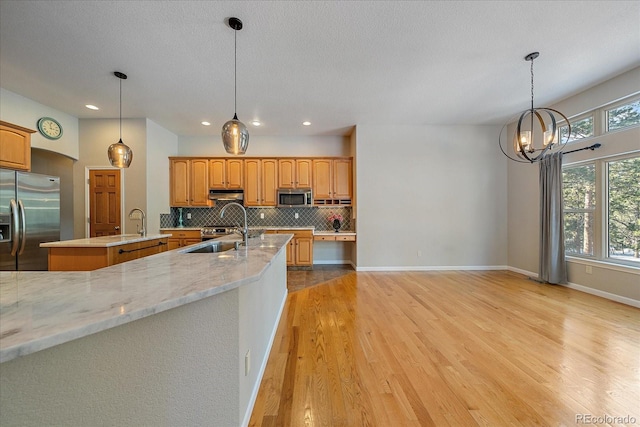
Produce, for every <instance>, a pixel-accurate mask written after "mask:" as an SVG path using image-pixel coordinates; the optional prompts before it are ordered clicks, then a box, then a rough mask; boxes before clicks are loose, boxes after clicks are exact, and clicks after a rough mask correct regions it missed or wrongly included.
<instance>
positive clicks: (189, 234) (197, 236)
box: [160, 230, 202, 250]
mask: <svg viewBox="0 0 640 427" xmlns="http://www.w3.org/2000/svg"><path fill="white" fill-rule="evenodd" d="M160 234H171V237H170V238H169V241H168V245H169V250H172V249H178V248H182V247H184V246H189V245H193V244H194V243H200V242H201V241H202V234H201V232H200V230H179V231H178V230H160Z"/></svg>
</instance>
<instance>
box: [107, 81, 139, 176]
mask: <svg viewBox="0 0 640 427" xmlns="http://www.w3.org/2000/svg"><path fill="white" fill-rule="evenodd" d="M113 75H115V76H116V77H117V78H119V79H120V140H119V141H118V142H116V143H115V144H111V145H110V146H109V150H107V154H108V155H109V163H111V166H115V167H117V168H128V167H129V165H130V164H131V160H133V151H131V148H129V147H128V146H127V145H126V144H125V143H124V142H122V80H125V79H126V78H127V75H126V74H124V73H121V72H120V71H115V72H114V73H113Z"/></svg>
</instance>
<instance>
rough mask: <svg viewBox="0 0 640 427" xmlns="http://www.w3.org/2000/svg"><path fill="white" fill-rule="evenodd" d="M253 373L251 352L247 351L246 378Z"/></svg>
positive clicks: (245, 359) (245, 357)
mask: <svg viewBox="0 0 640 427" xmlns="http://www.w3.org/2000/svg"><path fill="white" fill-rule="evenodd" d="M250 371H251V350H247V354H245V356H244V376H245V377H246V376H247V375H249V372H250Z"/></svg>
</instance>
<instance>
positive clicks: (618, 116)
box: [572, 99, 640, 131]
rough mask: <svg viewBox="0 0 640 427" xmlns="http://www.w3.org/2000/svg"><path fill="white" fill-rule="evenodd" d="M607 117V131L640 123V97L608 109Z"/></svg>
mask: <svg viewBox="0 0 640 427" xmlns="http://www.w3.org/2000/svg"><path fill="white" fill-rule="evenodd" d="M606 119H607V131H612V130H618V129H623V128H626V127H629V126H633V125H637V124H640V99H637V100H635V101H633V102H630V103H627V104H624V105H621V106H619V107H616V108H612V109H610V110H606ZM572 126H573V124H572Z"/></svg>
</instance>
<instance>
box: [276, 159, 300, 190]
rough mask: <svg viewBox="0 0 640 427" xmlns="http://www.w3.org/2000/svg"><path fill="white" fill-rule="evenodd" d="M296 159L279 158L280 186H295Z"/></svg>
mask: <svg viewBox="0 0 640 427" xmlns="http://www.w3.org/2000/svg"><path fill="white" fill-rule="evenodd" d="M295 168H296V161H295V160H294V159H280V160H278V187H280V188H295V185H296V183H295V180H296V177H295V171H296V169H295Z"/></svg>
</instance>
